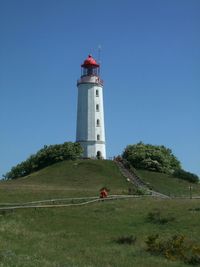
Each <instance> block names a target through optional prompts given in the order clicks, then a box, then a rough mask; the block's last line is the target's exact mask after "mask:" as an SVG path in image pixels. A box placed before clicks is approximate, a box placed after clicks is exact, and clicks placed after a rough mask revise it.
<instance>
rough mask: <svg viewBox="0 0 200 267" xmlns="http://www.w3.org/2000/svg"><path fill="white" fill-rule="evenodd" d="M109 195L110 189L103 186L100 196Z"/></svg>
mask: <svg viewBox="0 0 200 267" xmlns="http://www.w3.org/2000/svg"><path fill="white" fill-rule="evenodd" d="M107 196H108V190H107V189H106V188H105V187H103V188H102V189H101V190H100V198H106V197H107Z"/></svg>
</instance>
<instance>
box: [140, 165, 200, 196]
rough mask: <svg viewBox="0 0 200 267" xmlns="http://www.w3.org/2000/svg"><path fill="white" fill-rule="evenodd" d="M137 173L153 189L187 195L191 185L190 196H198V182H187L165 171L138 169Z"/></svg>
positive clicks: (199, 192)
mask: <svg viewBox="0 0 200 267" xmlns="http://www.w3.org/2000/svg"><path fill="white" fill-rule="evenodd" d="M137 173H138V175H139V177H141V178H142V179H143V180H144V181H145V182H146V183H147V184H149V185H150V186H151V188H152V189H153V190H155V191H158V192H160V193H163V194H166V195H168V196H172V197H174V196H175V197H189V196H190V189H189V187H192V196H200V183H199V184H195V183H189V182H188V181H185V180H181V179H178V178H175V177H173V176H172V175H168V174H165V173H158V172H150V171H146V170H138V171H137Z"/></svg>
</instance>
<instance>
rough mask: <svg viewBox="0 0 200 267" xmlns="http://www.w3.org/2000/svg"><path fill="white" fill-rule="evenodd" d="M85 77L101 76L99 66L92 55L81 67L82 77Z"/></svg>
mask: <svg viewBox="0 0 200 267" xmlns="http://www.w3.org/2000/svg"><path fill="white" fill-rule="evenodd" d="M83 76H99V64H97V62H96V60H95V59H94V58H93V57H92V56H91V55H89V56H88V57H87V59H86V60H85V61H84V63H83V64H82V65H81V77H83Z"/></svg>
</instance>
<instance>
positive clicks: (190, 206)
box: [0, 160, 200, 267]
mask: <svg viewBox="0 0 200 267" xmlns="http://www.w3.org/2000/svg"><path fill="white" fill-rule="evenodd" d="M140 174H141V176H142V177H143V178H144V179H145V180H146V181H148V182H151V184H152V186H155V188H156V187H157V188H158V189H162V188H161V185H160V183H159V182H158V181H157V182H155V178H154V177H156V175H155V174H153V173H149V174H148V173H147V172H143V171H140ZM151 175H153V176H151ZM165 178H166V177H165ZM168 178H169V177H168ZM156 179H158V180H159V177H156ZM161 179H162V178H161ZM163 179H164V177H163ZM170 181H171V180H170V178H169V181H168V182H167V184H168V186H170V185H169V183H170ZM174 183H175V182H174V181H173V182H172V186H173V187H175V186H178V184H179V181H176V184H174ZM186 184H187V183H186ZM102 186H107V187H108V188H110V189H111V192H110V193H112V194H121V193H127V189H128V187H129V186H130V184H128V183H127V182H126V180H125V179H124V178H123V177H122V176H121V174H120V173H119V171H118V169H117V167H116V165H115V164H114V163H113V162H112V161H94V160H84V161H68V162H67V161H65V162H61V163H58V164H55V165H52V166H50V167H48V168H45V169H43V170H41V171H39V172H37V173H34V174H32V175H29V176H27V177H24V178H21V179H18V180H14V181H4V182H1V183H0V202H1V203H2V202H17V201H19V202H24V201H32V200H39V199H49V198H60V197H79V196H96V195H98V190H99V188H101V187H102ZM187 186H188V184H187ZM162 190H165V187H164V186H163V189H162ZM171 190H172V189H171ZM176 192H177V191H176ZM155 212H159V213H160V216H161V217H164V218H172V217H173V218H174V219H173V220H169V221H168V222H167V223H165V224H162V223H160V222H159V221H157V222H156V221H149V220H148V215H149V214H150V213H155ZM199 221H200V200H198V199H196V200H195V199H193V200H190V199H153V198H148V197H141V198H139V199H128V200H116V201H104V202H100V203H93V204H90V205H87V206H82V207H81V206H76V207H65V208H51V209H26V210H14V211H11V212H2V211H0V236H1V242H0V266H1V267H8V266H9V267H27V266H29V267H132V266H136V267H137V266H138V267H160V266H163V267H186V266H189V265H187V264H185V263H183V262H182V261H170V260H167V259H165V258H164V257H162V256H156V255H151V254H150V253H149V252H147V251H146V244H145V240H146V239H147V236H149V235H151V234H156V233H158V234H159V235H160V236H161V237H162V238H167V237H170V236H171V235H173V234H183V235H185V236H186V237H188V238H190V239H191V240H194V241H195V242H198V243H200V227H199ZM130 235H133V236H134V237H136V242H135V244H134V245H120V244H117V243H116V242H115V240H116V239H117V238H119V237H121V236H130Z"/></svg>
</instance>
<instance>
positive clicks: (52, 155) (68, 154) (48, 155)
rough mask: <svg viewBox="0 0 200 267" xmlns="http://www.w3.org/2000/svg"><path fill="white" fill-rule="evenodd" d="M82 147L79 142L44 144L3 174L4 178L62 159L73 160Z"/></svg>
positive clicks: (13, 177)
mask: <svg viewBox="0 0 200 267" xmlns="http://www.w3.org/2000/svg"><path fill="white" fill-rule="evenodd" d="M81 154H82V147H81V145H80V144H79V143H72V142H65V143H64V144H59V145H50V146H44V147H43V148H42V149H40V150H39V151H38V152H37V153H36V154H34V155H31V156H30V157H29V158H28V159H27V160H25V161H23V162H21V163H20V164H18V165H16V166H15V167H13V168H12V169H11V171H10V172H8V173H7V174H6V175H4V178H5V179H16V178H19V177H23V176H26V175H28V174H30V173H32V172H35V171H38V170H40V169H42V168H45V167H47V166H49V165H52V164H54V163H56V162H59V161H63V160H74V159H77V158H79V157H80V156H81Z"/></svg>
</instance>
